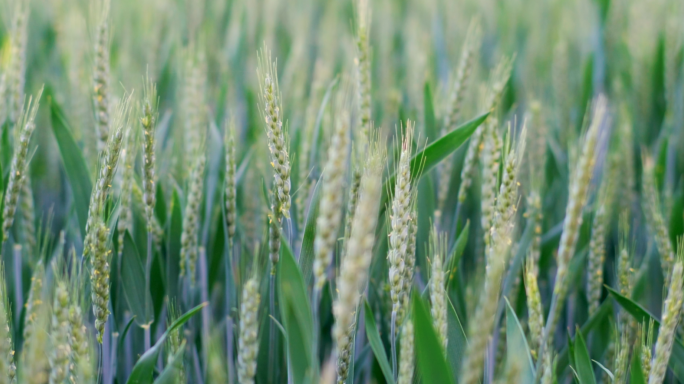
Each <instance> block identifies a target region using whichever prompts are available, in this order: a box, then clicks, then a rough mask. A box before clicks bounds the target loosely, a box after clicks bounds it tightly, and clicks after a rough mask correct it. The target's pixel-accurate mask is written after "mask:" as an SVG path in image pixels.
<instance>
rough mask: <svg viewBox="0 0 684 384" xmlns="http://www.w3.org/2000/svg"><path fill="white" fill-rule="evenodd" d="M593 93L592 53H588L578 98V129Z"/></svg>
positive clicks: (580, 126) (582, 122)
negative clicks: (580, 92)
mask: <svg viewBox="0 0 684 384" xmlns="http://www.w3.org/2000/svg"><path fill="white" fill-rule="evenodd" d="M593 95H594V55H593V54H590V55H589V57H588V58H587V61H585V62H584V68H583V71H582V95H581V99H580V105H579V108H580V113H581V115H580V116H582V118H581V119H579V120H578V121H577V122H578V124H579V126H578V129H582V125H583V124H584V122H585V121H584V120H585V117H586V114H587V112H588V110H589V103H590V102H591V98H592V96H593Z"/></svg>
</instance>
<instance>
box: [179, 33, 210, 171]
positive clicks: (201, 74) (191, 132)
mask: <svg viewBox="0 0 684 384" xmlns="http://www.w3.org/2000/svg"><path fill="white" fill-rule="evenodd" d="M185 55H186V62H185V68H184V72H183V88H182V95H181V101H182V106H181V109H182V113H183V119H184V121H183V123H184V130H183V134H184V137H183V139H184V147H183V148H184V150H185V153H184V154H185V156H186V158H185V161H186V162H188V165H187V168H186V169H185V172H188V173H189V172H190V171H192V159H193V156H194V155H195V153H197V151H199V150H200V147H201V146H202V137H203V136H204V130H205V129H206V113H205V108H206V96H205V95H206V92H207V90H206V88H207V84H206V83H207V75H206V68H205V66H206V64H205V60H204V56H203V55H202V53H201V52H200V50H199V49H197V47H195V46H194V45H193V44H191V45H190V46H189V47H188V48H187V51H186V52H185ZM185 174H187V173H185Z"/></svg>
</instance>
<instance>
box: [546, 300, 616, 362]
mask: <svg viewBox="0 0 684 384" xmlns="http://www.w3.org/2000/svg"><path fill="white" fill-rule="evenodd" d="M612 312H613V306H612V305H611V303H610V301H609V300H606V301H604V302H603V304H601V305H600V306H599V308H598V309H597V310H596V313H594V315H593V316H591V317H590V318H589V319H588V320H587V321H586V322H585V323H584V324H583V325H582V327H581V328H580V332H578V334H579V333H581V334H582V335H583V336H584V337H588V336H589V333H590V332H591V331H592V330H593V329H594V328H596V327H597V326H598V325H599V324H600V323H601V322H602V321H603V320H604V319H605V318H606V317H608V316H609V315H611V314H612ZM572 355H573V352H572V351H570V353H569V354H568V347H565V348H563V350H561V352H560V353H559V354H558V357H557V358H556V361H557V363H556V365H557V370H558V372H563V371H564V370H565V368H566V367H567V366H568V364H570V362H569V359H570V356H572Z"/></svg>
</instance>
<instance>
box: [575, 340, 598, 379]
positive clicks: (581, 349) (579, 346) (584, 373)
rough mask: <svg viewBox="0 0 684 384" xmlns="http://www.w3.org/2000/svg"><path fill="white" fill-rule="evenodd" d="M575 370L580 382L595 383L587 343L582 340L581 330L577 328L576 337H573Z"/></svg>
mask: <svg viewBox="0 0 684 384" xmlns="http://www.w3.org/2000/svg"><path fill="white" fill-rule="evenodd" d="M575 365H576V366H575V370H576V372H577V378H578V379H579V382H580V384H596V377H594V368H593V367H592V365H591V359H590V358H589V351H588V350H587V343H585V342H584V337H582V332H580V331H579V327H578V329H577V337H576V338H575Z"/></svg>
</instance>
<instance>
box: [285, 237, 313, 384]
mask: <svg viewBox="0 0 684 384" xmlns="http://www.w3.org/2000/svg"><path fill="white" fill-rule="evenodd" d="M281 244H282V245H281V257H280V262H279V263H278V269H279V271H278V288H279V289H278V294H279V295H280V296H279V302H280V316H281V319H282V321H283V326H284V327H285V330H286V331H287V353H288V360H289V362H290V367H291V369H292V372H291V373H292V377H293V379H294V382H295V383H316V382H318V381H317V380H316V377H315V376H316V375H315V374H314V371H315V369H316V364H314V357H313V356H314V355H313V352H312V350H311V346H312V345H313V337H314V335H313V333H314V329H313V317H312V313H311V308H310V307H309V297H308V295H307V292H306V285H305V284H304V278H303V277H302V273H301V271H300V270H299V267H298V266H297V262H296V261H295V259H294V256H293V255H292V250H291V249H290V247H289V246H288V245H287V242H286V241H285V239H283V242H282V243H281Z"/></svg>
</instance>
